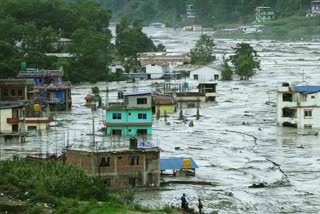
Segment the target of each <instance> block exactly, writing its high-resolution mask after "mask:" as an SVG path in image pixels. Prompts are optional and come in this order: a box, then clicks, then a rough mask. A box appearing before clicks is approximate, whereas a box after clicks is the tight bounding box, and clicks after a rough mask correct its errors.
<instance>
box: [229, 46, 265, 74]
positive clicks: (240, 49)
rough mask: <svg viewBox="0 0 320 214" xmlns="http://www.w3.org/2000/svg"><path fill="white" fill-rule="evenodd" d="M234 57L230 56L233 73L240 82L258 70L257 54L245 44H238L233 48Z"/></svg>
mask: <svg viewBox="0 0 320 214" xmlns="http://www.w3.org/2000/svg"><path fill="white" fill-rule="evenodd" d="M232 49H233V50H234V51H235V55H233V56H230V60H231V62H232V64H233V66H234V69H235V73H236V74H237V75H238V76H240V79H241V80H248V79H249V78H250V77H252V76H253V75H254V74H255V73H256V69H260V61H259V60H258V55H257V52H256V51H255V50H254V49H253V48H252V47H251V46H250V45H249V44H247V43H239V44H237V46H236V47H235V48H232Z"/></svg>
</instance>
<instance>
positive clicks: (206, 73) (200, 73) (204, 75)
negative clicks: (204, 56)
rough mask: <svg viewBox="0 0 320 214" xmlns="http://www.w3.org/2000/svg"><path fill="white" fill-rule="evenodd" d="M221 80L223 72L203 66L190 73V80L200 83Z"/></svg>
mask: <svg viewBox="0 0 320 214" xmlns="http://www.w3.org/2000/svg"><path fill="white" fill-rule="evenodd" d="M220 78H221V71H220V70H218V69H217V68H213V67H210V66H202V67H200V68H196V69H194V70H192V71H190V79H192V80H198V81H199V82H210V81H217V80H220Z"/></svg>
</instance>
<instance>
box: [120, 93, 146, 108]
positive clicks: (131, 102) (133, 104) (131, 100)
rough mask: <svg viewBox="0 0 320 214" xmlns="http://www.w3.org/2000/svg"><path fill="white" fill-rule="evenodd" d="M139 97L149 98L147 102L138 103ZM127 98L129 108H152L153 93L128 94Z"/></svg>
mask: <svg viewBox="0 0 320 214" xmlns="http://www.w3.org/2000/svg"><path fill="white" fill-rule="evenodd" d="M139 98H147V103H146V104H138V103H137V100H138V99H139ZM125 100H126V103H127V108H151V106H152V98H151V94H147V95H139V96H126V97H125Z"/></svg>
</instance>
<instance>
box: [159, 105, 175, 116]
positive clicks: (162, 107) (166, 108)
mask: <svg viewBox="0 0 320 214" xmlns="http://www.w3.org/2000/svg"><path fill="white" fill-rule="evenodd" d="M158 109H159V110H160V115H164V112H165V111H166V112H167V113H168V114H170V113H174V112H175V110H176V106H175V105H173V104H171V105H156V112H157V111H158Z"/></svg>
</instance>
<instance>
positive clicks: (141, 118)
mask: <svg viewBox="0 0 320 214" xmlns="http://www.w3.org/2000/svg"><path fill="white" fill-rule="evenodd" d="M138 119H140V120H146V119H147V114H146V113H139V114H138Z"/></svg>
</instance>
